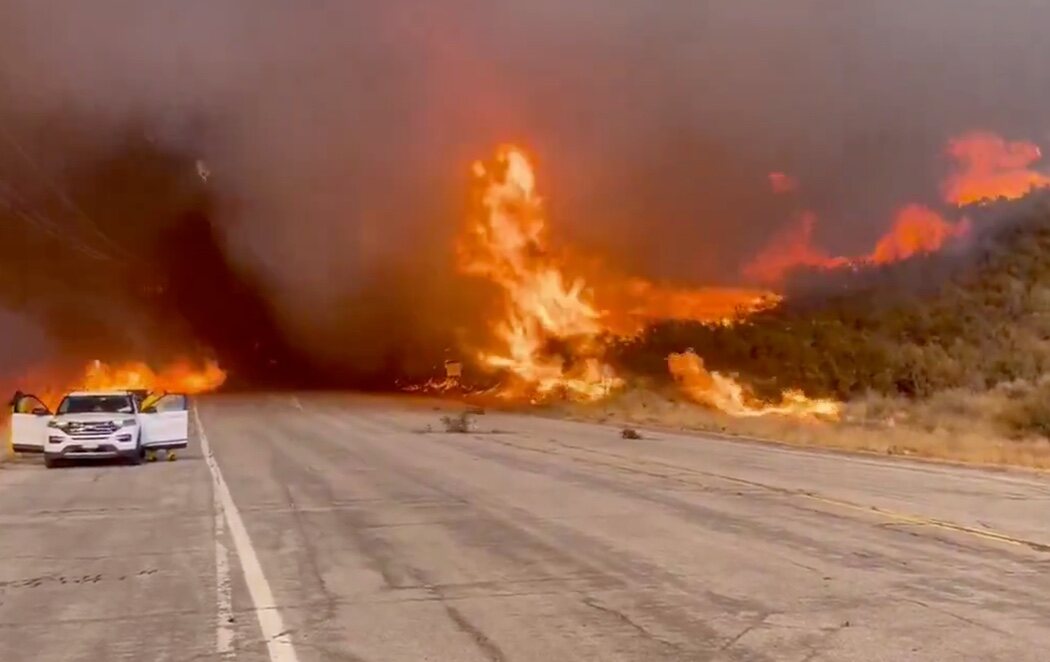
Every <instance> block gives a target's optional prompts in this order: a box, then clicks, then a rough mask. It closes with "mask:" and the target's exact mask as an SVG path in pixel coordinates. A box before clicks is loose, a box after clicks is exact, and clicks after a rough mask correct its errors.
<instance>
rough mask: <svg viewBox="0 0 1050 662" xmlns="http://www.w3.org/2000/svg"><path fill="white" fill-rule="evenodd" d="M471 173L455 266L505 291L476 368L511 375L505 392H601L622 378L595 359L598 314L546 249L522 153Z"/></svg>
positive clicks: (504, 151)
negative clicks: (491, 342)
mask: <svg viewBox="0 0 1050 662" xmlns="http://www.w3.org/2000/svg"><path fill="white" fill-rule="evenodd" d="M474 174H475V176H476V178H477V182H478V200H477V205H478V209H477V210H476V212H475V213H474V215H473V218H472V219H471V224H470V227H469V232H468V234H467V236H466V237H465V238H464V240H463V241H462V242H461V244H460V247H459V248H460V250H459V257H460V267H461V268H462V269H463V270H464V271H465V272H466V273H470V274H474V275H478V276H482V277H485V278H488V279H490V280H491V281H493V282H494V283H496V284H497V285H499V286H500V288H501V289H502V291H503V293H504V296H505V305H504V314H503V316H502V318H500V319H499V320H498V321H496V322H495V323H494V324H493V332H494V334H495V337H496V339H497V343H496V344H497V345H498V348H497V349H494V350H491V351H486V352H482V353H481V355H480V356H479V359H480V361H481V363H482V365H483V366H487V367H489V368H491V369H495V370H501V371H503V372H505V373H506V374H507V375H509V376H510V381H509V382H508V383H507V384H506V385H505V389H504V391H503V392H504V393H505V394H508V395H514V396H526V397H531V398H543V397H547V396H550V395H551V394H555V393H562V394H565V395H567V396H569V397H573V398H576V399H584V400H591V399H596V398H600V397H603V396H604V395H607V394H608V392H609V391H610V389H612V388H615V387H617V386H619V385H620V384H621V380H620V379H619V378H618V377H617V376H616V375H615V373H614V372H613V371H612V369H611V368H609V367H608V366H607V365H605V364H604V363H602V361H601V360H600V356H601V354H602V350H603V346H602V342H603V341H602V338H601V336H602V331H603V326H602V322H601V318H602V314H601V312H600V311H599V310H598V308H597V307H596V306H595V304H594V303H593V300H592V298H591V295H590V293H589V292H587V291H586V290H585V287H584V283H583V281H581V280H575V281H570V280H568V279H567V278H566V277H565V276H564V275H563V273H562V271H561V269H560V266H559V265H558V264H557V263H556V261H555V260H554V259H553V258H552V257H551V256H550V254H549V252H548V251H549V249H548V245H547V233H548V232H547V224H546V218H545V216H544V210H543V203H542V200H541V199H540V197H539V195H538V194H537V192H536V178H535V175H534V174H533V170H532V165H531V164H530V162H529V160H528V158H527V157H526V156H525V154H524V152H522V151H521V150H520V149H517V148H515V147H510V146H507V147H503V148H501V149H500V150H499V153H498V154H497V156H496V160H495V162H494V163H492V164H489V165H486V164H483V163H477V164H475V166H474ZM554 347H557V348H559V349H560V351H555V350H553V349H552V348H554Z"/></svg>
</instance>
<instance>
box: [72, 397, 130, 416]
mask: <svg viewBox="0 0 1050 662" xmlns="http://www.w3.org/2000/svg"><path fill="white" fill-rule="evenodd" d="M133 413H135V409H134V408H133V407H132V405H131V396H128V395H71V396H67V397H66V398H65V399H64V400H62V404H60V405H58V415H59V416H61V415H62V414H133Z"/></svg>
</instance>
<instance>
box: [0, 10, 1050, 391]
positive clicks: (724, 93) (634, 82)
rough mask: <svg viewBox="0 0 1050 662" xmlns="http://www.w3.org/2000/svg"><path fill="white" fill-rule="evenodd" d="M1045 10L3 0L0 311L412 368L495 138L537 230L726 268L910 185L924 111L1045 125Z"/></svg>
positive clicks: (118, 353)
mask: <svg viewBox="0 0 1050 662" xmlns="http://www.w3.org/2000/svg"><path fill="white" fill-rule="evenodd" d="M1047 24H1050V6H1048V5H1046V3H1040V2H1034V1H1025V0H1000V1H998V2H993V1H991V0H989V1H987V2H975V3H967V6H966V7H961V6H960V5H959V3H958V2H954V1H952V0H913V1H910V2H904V1H893V2H883V3H877V4H863V3H862V4H858V3H851V4H848V5H839V4H835V3H830V4H829V3H826V2H820V1H818V0H798V1H795V2H784V3H764V2H735V3H725V2H702V1H698V0H680V1H679V0H669V1H667V2H661V3H658V4H654V3H652V2H647V1H645V0H615V1H610V0H579V1H577V2H573V3H564V2H560V1H557V0H539V1H535V2H530V3H519V2H491V1H490V2H481V1H477V0H474V1H468V0H462V1H452V2H442V3H440V7H438V6H437V5H436V4H435V3H429V2H423V1H411V0H405V1H401V2H386V3H368V4H367V5H365V4H361V3H344V2H319V3H309V4H299V5H294V6H293V5H290V4H287V3H276V2H258V1H256V2H250V3H249V2H244V1H235V0H228V1H226V2H202V1H197V0H191V1H186V0H183V1H180V2H168V1H166V0H165V1H159V2H152V3H148V4H141V3H135V2H131V1H129V0H107V1H100V2H93V3H90V4H85V5H83V6H81V5H79V4H69V5H68V6H63V7H61V9H60V8H58V7H57V6H55V5H49V4H41V3H34V2H30V1H29V0H8V2H6V3H4V4H3V6H2V7H0V218H2V219H3V221H4V224H5V233H4V236H5V241H4V242H3V245H2V246H0V256H2V257H0V260H2V262H0V273H2V274H3V276H4V282H5V285H4V286H2V287H0V306H2V307H3V308H5V309H6V310H7V311H9V312H8V313H7V314H8V315H9V316H10V319H11V320H15V319H18V320H20V321H19V322H17V323H15V322H11V323H9V322H8V321H5V320H6V319H7V318H0V325H2V326H0V333H3V334H4V335H5V337H10V338H32V337H36V336H38V335H39V331H38V329H44V331H45V333H46V335H47V337H48V339H49V344H50V346H51V348H52V351H55V352H58V353H60V354H62V355H63V356H73V357H77V358H85V357H95V356H99V357H103V358H105V357H113V358H115V359H119V358H127V357H126V356H124V355H126V354H127V355H135V356H147V355H152V356H156V357H157V358H158V359H163V358H166V357H167V356H169V355H172V354H178V353H180V352H186V353H191V354H192V353H194V352H196V351H198V348H199V349H200V351H208V350H212V351H216V352H218V353H219V354H220V355H221V356H222V358H223V359H224V361H225V362H227V363H228V364H232V365H233V367H234V371H235V372H240V373H242V374H244V373H248V374H247V377H246V379H247V381H252V380H254V379H259V380H265V379H269V378H272V379H275V380H279V377H277V376H274V375H273V374H271V372H269V371H271V370H275V371H277V372H278V373H281V374H291V373H297V374H299V375H300V379H304V380H306V381H310V378H309V377H303V376H302V375H306V374H308V373H309V374H313V375H315V376H316V379H318V380H333V381H338V379H340V376H346V375H350V377H349V380H350V381H357V382H359V383H370V382H372V381H375V380H378V381H382V380H381V379H380V378H379V377H377V376H382V375H389V374H392V373H398V372H408V373H425V372H426V371H427V370H429V369H430V368H431V367H432V365H433V364H434V361H435V360H439V359H440V358H441V356H443V355H444V351H445V349H446V348H449V347H453V346H455V345H456V344H457V342H459V341H460V340H461V339H462V338H463V336H464V335H465V334H469V333H471V329H474V328H476V326H477V323H478V320H477V317H478V316H479V315H481V314H483V310H484V306H483V305H480V304H479V302H481V301H483V300H484V291H483V290H481V291H479V288H480V287H483V285H479V284H477V283H476V282H474V281H473V280H471V279H465V278H463V277H461V276H457V275H456V274H455V270H454V269H453V268H452V266H451V265H452V263H453V260H454V246H455V237H456V235H457V234H458V232H459V230H460V229H461V227H462V223H463V216H464V214H465V206H466V201H467V199H468V193H469V190H468V189H469V186H470V165H471V163H472V161H474V160H475V159H485V158H488V157H489V156H490V155H491V153H492V152H493V150H494V148H495V146H496V145H498V144H500V143H504V142H515V143H518V144H521V145H523V146H525V147H526V148H527V149H528V150H529V151H530V152H531V153H532V154H533V155H534V156H535V160H536V164H537V172H538V176H539V178H540V181H539V190H540V191H541V194H542V195H543V196H544V198H545V200H546V202H547V206H548V209H549V211H550V215H551V222H552V226H553V227H552V229H553V230H554V231H555V232H556V235H557V237H556V241H558V242H559V243H560V242H566V243H571V244H573V245H574V247H575V248H576V250H579V251H582V252H585V253H590V254H593V255H596V256H599V257H600V258H601V259H602V261H603V262H604V263H607V264H610V265H615V267H616V268H617V269H618V270H619V271H621V272H624V273H631V274H637V275H638V276H641V277H644V278H648V279H653V280H663V279H667V280H672V281H675V282H678V283H683V284H688V285H705V284H735V283H737V282H738V281H739V280H740V278H741V267H742V265H745V264H746V263H747V261H748V260H749V259H750V258H751V257H752V256H754V255H755V254H756V253H758V252H759V251H760V250H762V249H763V247H764V246H766V245H767V243H768V242H769V240H770V237H772V236H775V235H776V234H777V233H778V232H780V231H782V230H783V229H784V228H785V227H788V226H790V224H791V223H792V222H793V219H794V218H795V217H796V216H797V215H798V214H799V213H801V212H802V211H803V210H806V211H811V212H812V213H813V214H815V215H816V216H817V217H819V218H820V222H819V224H817V225H816V226H815V228H814V230H813V232H814V234H815V238H814V241H816V242H817V243H819V244H820V245H821V246H825V247H827V250H828V251H829V253H830V254H831V255H860V254H862V253H864V252H866V251H868V250H869V249H870V247H871V246H873V245H874V244H875V243H876V240H877V239H878V237H880V236H881V235H882V234H883V232H885V230H886V229H887V227H888V225H889V224H890V222H891V219H892V218H893V217H894V215H895V213H896V212H897V210H899V209H900V208H901V207H902V206H903V205H906V204H910V203H917V204H923V205H931V206H937V205H938V204H939V202H940V200H941V190H940V186H941V183H942V181H943V180H944V177H945V175H946V173H947V172H948V171H949V169H950V166H951V163H950V160H949V159H948V158H947V156H946V154H945V146H946V145H947V143H948V141H949V139H950V138H952V137H953V136H957V135H959V134H961V133H965V132H967V131H971V130H975V129H984V130H990V131H994V132H997V133H999V134H1001V135H1003V136H1004V137H1006V138H1008V139H1025V140H1031V141H1033V142H1034V143H1042V144H1047V143H1050V125H1048V123H1047V120H1046V111H1045V109H1046V108H1047V107H1048V103H1047V102H1048V101H1050V98H1048V97H1050V72H1048V71H1047V69H1046V68H1045V62H1046V60H1047V56H1048V55H1050V37H1047V36H1046V34H1045V30H1044V28H1043V26H1045V25H1047ZM771 172H782V173H786V174H788V175H790V177H791V179H792V181H797V190H794V191H793V192H792V193H791V194H790V195H784V194H783V192H781V193H778V192H777V191H775V190H773V188H771V187H770V185H769V173H771ZM949 220H951V221H956V220H958V219H956V218H951V219H949ZM13 344H14V343H13ZM34 351H37V352H40V351H43V350H40V349H39V348H38V349H36V350H34ZM275 364H276V365H282V366H284V365H291V366H294V367H289V370H288V371H287V372H282V370H283V368H282V369H275V368H270V367H268V366H272V365H275ZM11 365H12V366H13V365H14V363H12V364H11ZM4 369H5V366H3V365H0V371H3V370H4Z"/></svg>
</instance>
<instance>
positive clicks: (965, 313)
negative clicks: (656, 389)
mask: <svg viewBox="0 0 1050 662" xmlns="http://www.w3.org/2000/svg"><path fill="white" fill-rule="evenodd" d="M973 215H974V220H975V227H976V228H978V230H977V232H976V233H975V236H974V237H972V238H971V240H970V241H969V242H968V243H967V245H965V246H961V247H959V248H958V249H956V250H954V251H942V252H940V253H937V254H933V255H927V256H924V257H922V258H919V259H912V260H908V261H905V262H901V263H897V264H893V265H888V266H885V267H880V268H877V269H873V268H863V269H855V270H849V269H840V270H835V271H831V272H829V271H824V272H810V273H804V274H799V275H798V277H797V278H795V279H794V281H793V282H792V284H791V286H790V288H789V290H788V295H787V297H786V299H785V302H784V303H783V304H782V305H781V306H779V307H778V308H776V309H773V310H769V311H765V312H762V313H759V314H757V315H753V316H752V317H750V318H748V319H747V321H745V322H743V323H739V324H735V325H732V326H722V325H712V324H698V323H689V322H673V321H672V322H664V323H660V324H657V325H654V326H652V327H651V328H649V329H648V330H647V332H646V333H644V334H643V335H642V336H640V337H638V338H635V339H630V340H625V341H622V342H621V343H620V344H619V345H618V346H617V348H616V361H617V363H618V364H619V365H620V366H621V367H622V368H623V369H624V370H625V371H627V372H629V373H631V374H635V375H640V376H646V377H651V378H655V379H657V380H659V379H663V378H665V376H666V374H667V368H666V362H665V357H666V356H667V355H668V354H669V353H670V352H675V351H683V350H685V349H687V348H693V349H694V350H695V351H696V352H697V353H698V354H700V355H701V356H702V357H704V360H705V363H706V365H707V366H708V367H709V368H710V369H713V370H716V371H720V372H724V373H735V374H737V375H739V376H740V377H741V378H742V379H744V380H747V381H750V382H751V383H753V384H754V386H755V387H756V389H758V390H759V391H760V392H763V391H764V392H767V393H774V392H779V391H780V390H781V389H784V388H801V389H803V390H805V391H806V393H807V394H809V395H813V396H830V397H835V398H838V399H841V400H845V401H848V402H854V403H856V402H859V401H862V400H863V401H867V402H871V401H872V400H873V399H882V400H889V401H898V402H897V404H896V405H894V406H898V407H905V406H912V408H914V405H916V404H917V403H924V402H933V401H938V400H941V401H943V400H944V399H945V398H946V397H947V394H950V396H951V399H952V400H953V402H955V403H956V404H954V405H953V407H954V408H955V409H956V410H958V411H957V412H956V413H957V414H959V415H962V416H964V417H965V416H970V415H973V416H978V415H979V416H984V417H985V418H989V419H994V422H995V423H996V425H998V427H999V428H1000V429H1003V430H1004V431H1007V432H1008V433H1010V434H1014V435H1022V434H1026V433H1028V432H1038V433H1046V432H1050V403H1048V404H1046V405H1044V404H1043V402H1044V401H1050V386H1048V385H1046V380H1045V378H1044V376H1046V375H1050V198H1048V197H1046V196H1041V197H1040V196H1033V197H1030V198H1029V199H1027V200H1024V201H1022V202H1020V203H1009V204H1007V203H1002V204H999V205H992V206H990V207H985V208H976V209H974V210H973ZM990 394H995V395H996V396H997V397H996V402H997V404H996V405H995V407H994V409H995V411H991V412H989V411H982V412H980V413H979V414H978V413H974V412H971V411H969V409H970V408H969V407H968V406H967V405H966V404H965V402H966V401H967V400H969V401H976V399H981V398H983V399H984V400H987V398H988V397H990ZM982 401H983V400H982ZM960 402H962V403H964V404H959V403H960ZM985 409H986V407H985Z"/></svg>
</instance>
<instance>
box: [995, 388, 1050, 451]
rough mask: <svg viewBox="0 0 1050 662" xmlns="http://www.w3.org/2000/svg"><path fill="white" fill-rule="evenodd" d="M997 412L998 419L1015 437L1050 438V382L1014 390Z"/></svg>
mask: <svg viewBox="0 0 1050 662" xmlns="http://www.w3.org/2000/svg"><path fill="white" fill-rule="evenodd" d="M1011 395H1012V397H1010V398H1009V399H1007V400H1006V401H1005V402H1004V403H1003V404H1002V405H1001V406H1000V409H999V411H998V412H997V414H996V420H997V421H998V422H999V423H1000V424H1001V425H1002V427H1003V428H1004V429H1005V431H1006V432H1007V433H1008V434H1010V435H1011V436H1014V437H1027V436H1032V435H1038V436H1040V437H1048V438H1050V383H1047V382H1043V383H1042V384H1039V385H1036V386H1034V387H1031V388H1028V389H1026V390H1024V391H1022V392H1014V393H1013V394H1011Z"/></svg>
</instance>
